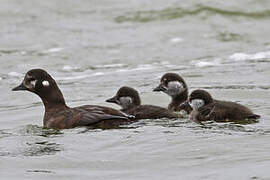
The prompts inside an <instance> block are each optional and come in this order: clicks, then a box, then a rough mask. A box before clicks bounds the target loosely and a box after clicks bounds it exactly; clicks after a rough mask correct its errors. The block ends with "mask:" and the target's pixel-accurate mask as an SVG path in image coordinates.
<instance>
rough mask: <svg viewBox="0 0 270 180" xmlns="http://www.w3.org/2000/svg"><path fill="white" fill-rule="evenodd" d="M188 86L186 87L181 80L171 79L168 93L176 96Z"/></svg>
mask: <svg viewBox="0 0 270 180" xmlns="http://www.w3.org/2000/svg"><path fill="white" fill-rule="evenodd" d="M185 90H186V88H185V87H184V84H183V83H181V82H179V81H171V82H169V83H168V90H167V93H168V94H169V95H170V96H176V95H178V94H180V93H182V92H184V91H185Z"/></svg>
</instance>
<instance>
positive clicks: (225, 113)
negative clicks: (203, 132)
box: [189, 89, 260, 122]
mask: <svg viewBox="0 0 270 180" xmlns="http://www.w3.org/2000/svg"><path fill="white" fill-rule="evenodd" d="M194 100H195V101H198V100H199V102H200V103H201V104H199V105H198V103H197V105H196V104H194V105H193V111H192V113H191V115H190V118H191V119H192V120H193V121H208V120H212V121H216V122H228V121H238V120H239V121H240V120H245V119H258V118H260V116H259V115H256V114H253V112H252V111H251V110H250V109H249V108H247V107H245V106H243V105H241V104H238V103H235V102H230V101H219V100H215V99H213V98H212V96H211V95H210V94H209V93H208V92H207V91H204V90H200V89H198V90H195V91H193V92H192V93H191V94H190V97H189V102H190V103H192V102H194ZM201 100H202V101H201ZM194 106H195V107H194Z"/></svg>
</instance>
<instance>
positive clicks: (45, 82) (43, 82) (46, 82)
mask: <svg viewBox="0 0 270 180" xmlns="http://www.w3.org/2000/svg"><path fill="white" fill-rule="evenodd" d="M42 85H43V86H44V87H48V86H50V83H49V81H42Z"/></svg>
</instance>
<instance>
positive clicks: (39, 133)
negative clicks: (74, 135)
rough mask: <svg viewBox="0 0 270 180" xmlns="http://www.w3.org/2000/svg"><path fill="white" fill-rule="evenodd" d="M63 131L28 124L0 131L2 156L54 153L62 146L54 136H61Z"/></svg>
mask: <svg viewBox="0 0 270 180" xmlns="http://www.w3.org/2000/svg"><path fill="white" fill-rule="evenodd" d="M62 134H63V132H61V131H59V130H55V129H45V128H42V127H39V126H36V125H27V126H25V127H22V128H19V129H15V130H2V131H1V132H0V138H1V139H2V141H1V142H0V156H43V155H53V154H55V153H57V152H59V151H61V150H63V148H62V146H61V145H60V144H58V143H56V142H54V140H53V138H55V137H60V136H59V135H62Z"/></svg>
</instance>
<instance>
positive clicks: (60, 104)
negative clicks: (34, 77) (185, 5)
mask: <svg viewBox="0 0 270 180" xmlns="http://www.w3.org/2000/svg"><path fill="white" fill-rule="evenodd" d="M38 95H39V97H40V98H41V99H42V102H43V104H44V106H45V115H44V119H43V121H44V123H45V121H46V120H48V119H49V118H50V117H51V116H52V115H54V114H55V113H57V112H59V111H62V110H65V109H68V108H69V107H68V106H67V105H66V102H65V99H64V96H63V94H62V92H61V91H60V89H59V88H58V87H57V86H56V88H53V89H52V90H51V91H48V92H47V93H39V94H38Z"/></svg>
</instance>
